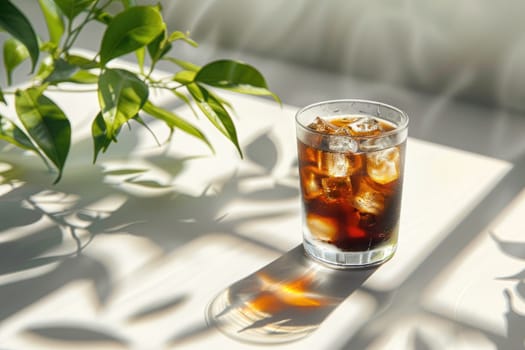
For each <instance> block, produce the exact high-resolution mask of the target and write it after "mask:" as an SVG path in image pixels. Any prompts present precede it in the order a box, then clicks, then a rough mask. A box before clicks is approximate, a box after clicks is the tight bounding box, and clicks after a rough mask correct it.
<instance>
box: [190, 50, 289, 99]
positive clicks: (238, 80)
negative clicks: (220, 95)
mask: <svg viewBox="0 0 525 350" xmlns="http://www.w3.org/2000/svg"><path fill="white" fill-rule="evenodd" d="M195 81H196V82H199V83H204V84H207V85H211V86H215V87H218V88H223V89H228V90H232V91H235V92H239V93H242V94H250V95H260V96H271V97H273V99H275V100H276V101H277V102H279V103H281V100H280V99H279V97H278V96H277V95H276V94H274V93H273V92H271V91H270V90H269V89H268V86H267V85H266V81H265V79H264V77H263V75H262V74H261V73H260V72H259V71H258V70H257V69H255V68H254V67H252V66H250V65H248V64H246V63H243V62H238V61H233V60H219V61H214V62H211V63H208V64H207V65H205V66H203V67H202V68H201V69H200V70H199V71H198V72H197V75H196V76H195Z"/></svg>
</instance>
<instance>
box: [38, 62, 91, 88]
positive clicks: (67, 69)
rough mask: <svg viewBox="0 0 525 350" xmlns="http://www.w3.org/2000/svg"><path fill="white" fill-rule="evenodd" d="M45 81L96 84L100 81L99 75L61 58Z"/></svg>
mask: <svg viewBox="0 0 525 350" xmlns="http://www.w3.org/2000/svg"><path fill="white" fill-rule="evenodd" d="M44 82H46V83H50V84H58V83H63V82H73V83H77V84H96V83H97V82H98V76H97V75H96V74H93V73H90V72H88V71H86V70H83V69H80V67H78V66H77V65H74V64H71V63H69V62H68V61H66V60H64V59H62V58H59V59H57V60H56V61H55V62H54V67H53V71H52V72H51V74H49V75H48V76H47V77H46V78H45V79H44Z"/></svg>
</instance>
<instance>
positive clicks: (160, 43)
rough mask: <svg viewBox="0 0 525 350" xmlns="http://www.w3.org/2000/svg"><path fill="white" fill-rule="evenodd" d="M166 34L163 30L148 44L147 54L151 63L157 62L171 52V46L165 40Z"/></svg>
mask: <svg viewBox="0 0 525 350" xmlns="http://www.w3.org/2000/svg"><path fill="white" fill-rule="evenodd" d="M166 39H167V33H166V30H163V31H162V32H161V33H160V34H159V35H158V36H157V37H156V38H155V39H154V40H153V41H152V42H150V43H149V44H148V53H149V56H150V57H151V60H152V61H153V62H156V61H158V60H159V59H161V58H162V57H163V56H164V55H166V54H167V53H168V52H169V51H170V50H171V47H172V46H171V44H170V43H169V42H168V41H167V40H166Z"/></svg>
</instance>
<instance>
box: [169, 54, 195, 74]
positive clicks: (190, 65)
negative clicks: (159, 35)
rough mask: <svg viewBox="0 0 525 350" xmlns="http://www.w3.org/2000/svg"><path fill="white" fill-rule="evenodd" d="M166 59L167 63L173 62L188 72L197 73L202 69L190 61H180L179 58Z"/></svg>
mask: <svg viewBox="0 0 525 350" xmlns="http://www.w3.org/2000/svg"><path fill="white" fill-rule="evenodd" d="M164 59H165V60H167V61H170V62H173V63H175V64H176V65H177V66H179V67H181V68H182V69H185V70H188V71H192V72H197V71H198V70H199V69H201V67H200V66H197V65H196V64H193V63H191V62H188V61H183V60H179V59H178V58H174V57H166V58H164Z"/></svg>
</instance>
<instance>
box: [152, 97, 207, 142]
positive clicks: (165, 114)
mask: <svg viewBox="0 0 525 350" xmlns="http://www.w3.org/2000/svg"><path fill="white" fill-rule="evenodd" d="M143 110H144V112H146V113H148V114H150V115H151V116H152V117H154V118H157V119H160V120H162V121H164V122H165V123H166V124H167V125H168V126H169V127H170V128H177V129H180V130H182V131H183V132H185V133H187V134H189V135H191V136H194V137H196V138H198V139H199V140H201V141H203V142H204V143H205V144H206V145H207V146H208V147H209V148H210V150H211V151H212V152H215V151H214V149H213V146H212V145H211V143H210V141H209V140H208V138H206V135H204V134H203V133H202V131H200V130H199V129H198V128H197V127H195V126H194V125H192V124H191V123H189V122H187V121H186V120H184V119H183V118H181V117H180V116H178V115H176V114H175V113H173V112H170V111H167V110H165V109H163V108H160V107H157V106H155V105H154V104H153V103H151V102H150V101H148V102H146V103H145V104H144V108H143Z"/></svg>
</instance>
